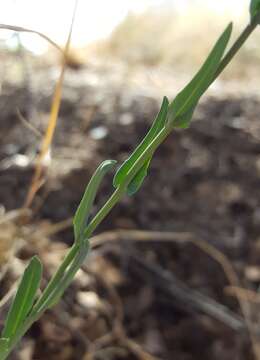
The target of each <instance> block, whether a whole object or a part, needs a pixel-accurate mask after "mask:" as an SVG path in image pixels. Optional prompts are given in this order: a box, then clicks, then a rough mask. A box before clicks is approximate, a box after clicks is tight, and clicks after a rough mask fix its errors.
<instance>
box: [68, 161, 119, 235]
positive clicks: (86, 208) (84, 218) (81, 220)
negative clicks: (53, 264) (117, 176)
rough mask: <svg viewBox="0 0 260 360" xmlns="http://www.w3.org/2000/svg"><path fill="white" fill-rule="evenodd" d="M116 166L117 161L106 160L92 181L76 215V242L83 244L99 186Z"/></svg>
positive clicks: (74, 222) (74, 221)
mask: <svg viewBox="0 0 260 360" xmlns="http://www.w3.org/2000/svg"><path fill="white" fill-rule="evenodd" d="M115 164H116V161H115V160H105V161H103V162H102V163H101V164H100V165H99V167H98V168H97V170H96V171H95V173H94V175H93V176H92V178H91V179H90V181H89V183H88V185H87V187H86V190H85V193H84V195H83V198H82V200H81V202H80V204H79V206H78V209H77V211H76V214H75V216H74V219H73V226H74V236H75V241H76V242H81V241H83V240H84V236H83V234H84V229H85V227H86V226H87V222H88V219H89V215H90V212H91V208H92V205H93V203H94V200H95V197H96V194H97V191H98V188H99V185H100V183H101V181H102V180H103V178H104V176H105V174H106V173H107V172H108V171H109V170H110V169H111V168H112V167H113V166H114V165H115Z"/></svg>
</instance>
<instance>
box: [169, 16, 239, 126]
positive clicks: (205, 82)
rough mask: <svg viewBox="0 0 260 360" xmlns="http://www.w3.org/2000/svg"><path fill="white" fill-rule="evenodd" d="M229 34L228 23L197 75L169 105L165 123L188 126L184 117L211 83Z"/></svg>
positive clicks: (230, 30) (229, 26)
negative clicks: (182, 118)
mask: <svg viewBox="0 0 260 360" xmlns="http://www.w3.org/2000/svg"><path fill="white" fill-rule="evenodd" d="M231 32H232V23H230V24H229V25H228V27H227V28H226V29H225V31H224V32H223V33H222V35H221V36H220V38H219V39H218V41H217V42H216V44H215V46H214V48H213V49H212V51H211V53H210V54H209V56H208V58H207V59H206V61H205V62H204V64H203V65H202V67H201V69H200V70H199V71H198V73H197V74H196V75H195V76H194V78H193V79H192V80H191V81H190V82H189V83H188V85H187V86H186V87H185V88H184V89H183V90H182V91H181V92H180V93H179V94H178V95H177V96H176V98H175V99H174V100H173V101H172V103H171V104H170V106H169V111H168V117H167V121H168V123H169V124H170V125H171V126H173V127H181V128H182V127H187V126H188V125H189V123H188V122H187V118H188V117H187V116H185V115H186V114H188V113H189V112H191V111H192V110H191V109H192V108H193V111H194V109H195V106H196V104H197V103H198V101H199V99H200V97H201V96H202V95H203V94H204V92H205V91H206V90H207V88H208V87H209V86H210V84H211V82H212V81H213V79H214V75H215V73H216V70H217V68H218V65H219V63H220V61H221V59H222V56H223V54H224V51H225V49H226V47H227V44H228V41H229V39H230V36H231ZM193 111H192V112H193ZM182 116H184V120H183V121H181V117H182Z"/></svg>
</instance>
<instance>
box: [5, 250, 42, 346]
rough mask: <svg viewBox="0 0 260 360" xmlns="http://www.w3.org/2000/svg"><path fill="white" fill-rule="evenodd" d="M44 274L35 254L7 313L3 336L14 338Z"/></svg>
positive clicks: (28, 310)
mask: <svg viewBox="0 0 260 360" xmlns="http://www.w3.org/2000/svg"><path fill="white" fill-rule="evenodd" d="M41 276H42V265H41V262H40V260H39V259H38V258H37V257H36V256H34V257H33V258H32V259H31V261H30V263H29V265H28V266H27V268H26V269H25V271H24V274H23V277H22V280H21V283H20V285H19V287H18V290H17V293H16V295H15V298H14V300H13V303H12V305H11V307H10V310H9V312H8V315H7V319H6V322H5V326H4V329H3V332H2V337H3V338H7V339H12V337H13V336H14V335H15V334H16V332H17V330H18V329H19V327H20V326H21V325H22V324H23V322H24V320H25V319H26V317H27V315H28V314H29V312H30V310H31V309H32V305H33V303H34V300H35V296H36V293H37V290H38V288H39V285H40V281H41Z"/></svg>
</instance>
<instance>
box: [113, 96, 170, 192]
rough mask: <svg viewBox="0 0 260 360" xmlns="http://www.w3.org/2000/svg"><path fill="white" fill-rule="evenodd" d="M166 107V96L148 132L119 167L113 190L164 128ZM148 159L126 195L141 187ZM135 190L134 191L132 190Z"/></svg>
mask: <svg viewBox="0 0 260 360" xmlns="http://www.w3.org/2000/svg"><path fill="white" fill-rule="evenodd" d="M168 105H169V101H168V99H167V97H166V96H164V98H163V101H162V105H161V108H160V111H159V113H158V115H157V116H156V118H155V120H154V122H153V124H152V126H151V128H150V130H149V131H148V133H147V134H146V136H145V137H144V139H143V140H142V142H141V143H140V144H139V145H138V147H137V148H136V149H135V150H134V152H133V153H132V154H131V156H130V157H129V158H128V159H127V160H126V161H125V162H124V163H123V164H122V165H121V166H120V168H119V169H118V170H117V172H116V174H115V176H114V179H113V185H114V187H115V188H117V187H118V186H119V185H121V184H122V182H123V181H124V178H125V176H126V175H127V173H128V172H129V170H130V169H131V168H132V166H133V165H134V163H135V162H136V161H137V160H138V158H139V157H140V155H142V153H143V152H144V151H145V149H146V148H147V146H148V145H149V144H150V142H151V141H152V140H153V139H154V138H155V137H156V135H157V134H158V133H159V132H160V131H161V130H162V128H163V127H164V126H165V122H166V116H167V112H168ZM150 160H151V158H150V159H148V160H147V161H146V162H145V164H144V165H143V167H142V168H141V169H140V170H139V171H138V173H137V174H136V175H135V177H134V179H132V181H131V182H130V184H129V186H130V188H131V189H129V191H127V193H128V194H133V193H135V192H136V191H137V190H138V189H139V188H140V186H141V184H142V182H143V180H144V178H145V176H146V174H147V168H148V166H149V163H150ZM134 189H136V190H134Z"/></svg>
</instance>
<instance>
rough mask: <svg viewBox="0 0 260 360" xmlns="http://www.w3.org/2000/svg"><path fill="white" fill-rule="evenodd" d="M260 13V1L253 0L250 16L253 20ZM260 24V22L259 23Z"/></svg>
mask: <svg viewBox="0 0 260 360" xmlns="http://www.w3.org/2000/svg"><path fill="white" fill-rule="evenodd" d="M259 12H260V0H251V2H250V15H251V20H252V19H253V18H254V17H255V16H256V15H257V14H258V13H259ZM258 23H260V20H259V21H258Z"/></svg>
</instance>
